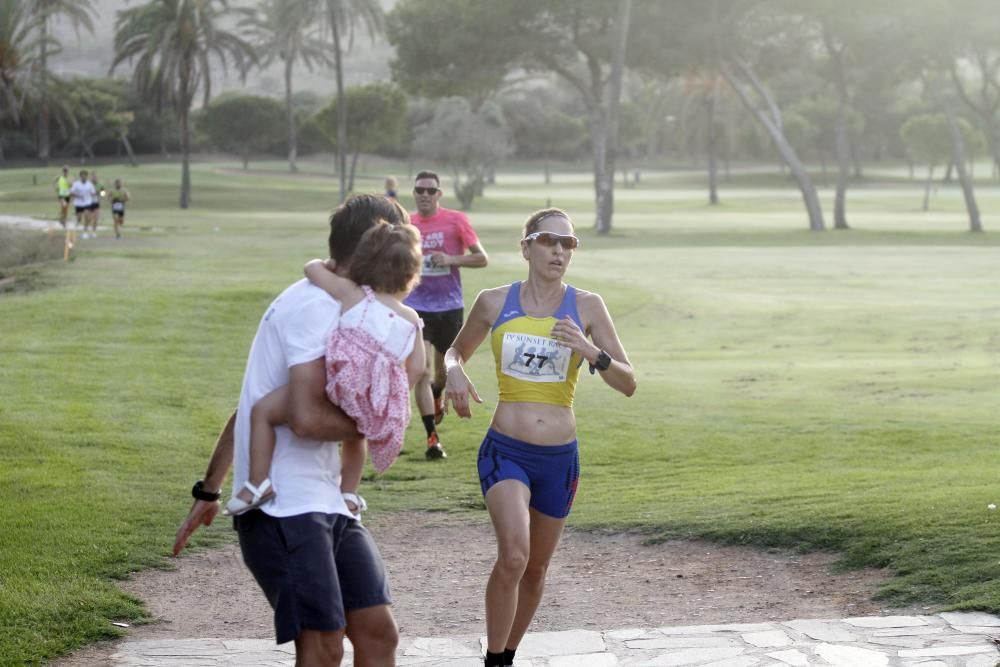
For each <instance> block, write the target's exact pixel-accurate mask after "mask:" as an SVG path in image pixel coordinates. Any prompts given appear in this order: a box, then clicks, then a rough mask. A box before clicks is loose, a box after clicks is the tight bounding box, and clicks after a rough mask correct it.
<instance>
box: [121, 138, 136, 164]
mask: <svg viewBox="0 0 1000 667" xmlns="http://www.w3.org/2000/svg"><path fill="white" fill-rule="evenodd" d="M118 136H119V138H120V139H121V142H122V146H124V147H125V153H126V155H128V163H129V164H130V165H132V166H133V167H138V166H139V163H138V162H136V159H135V152H134V151H133V150H132V143H131V142H130V141H129V140H128V134H127V133H126V132H125V130H121V131H120V132H119V135H118Z"/></svg>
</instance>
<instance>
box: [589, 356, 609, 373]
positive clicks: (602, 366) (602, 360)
mask: <svg viewBox="0 0 1000 667" xmlns="http://www.w3.org/2000/svg"><path fill="white" fill-rule="evenodd" d="M609 368H611V355H609V354H608V353H607V352H605V351H604V350H598V352H597V359H595V360H594V363H592V364H590V374H591V375H593V374H594V371H595V370H596V371H606V370H608V369H609Z"/></svg>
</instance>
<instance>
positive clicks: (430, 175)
mask: <svg viewBox="0 0 1000 667" xmlns="http://www.w3.org/2000/svg"><path fill="white" fill-rule="evenodd" d="M424 178H433V179H434V182H435V183H437V184H438V187H440V186H441V179H440V178H438V175H437V174H435V173H434V172H433V171H422V172H420V173H419V174H417V177H416V178H414V179H413V182H414V183H416V182H417V181H419V180H421V179H424Z"/></svg>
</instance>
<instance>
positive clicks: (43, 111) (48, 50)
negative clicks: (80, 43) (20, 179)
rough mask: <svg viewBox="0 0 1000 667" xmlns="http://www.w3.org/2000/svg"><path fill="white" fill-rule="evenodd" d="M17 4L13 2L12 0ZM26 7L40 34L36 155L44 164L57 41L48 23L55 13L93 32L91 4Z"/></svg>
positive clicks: (66, 0)
mask: <svg viewBox="0 0 1000 667" xmlns="http://www.w3.org/2000/svg"><path fill="white" fill-rule="evenodd" d="M14 4H17V3H14ZM27 5H28V11H29V13H30V14H31V17H32V19H33V21H34V23H35V25H37V26H38V31H39V34H40V38H39V40H38V44H37V46H38V53H39V57H38V63H37V64H38V94H39V103H38V157H39V158H41V159H42V160H45V163H46V164H48V160H49V154H50V153H51V139H50V134H49V124H50V113H51V112H50V109H49V81H48V79H49V54H52V53H54V48H53V47H55V48H58V47H59V43H58V42H57V41H56V40H54V39H52V38H51V37H50V36H49V23H50V21H51V20H52V19H54V18H57V17H60V16H62V17H65V18H66V19H68V20H69V23H70V25H72V26H73V29H74V30H77V31H79V29H80V28H86V30H87V31H88V32H90V33H93V32H94V15H95V10H94V5H93V2H92V0H29V2H28V3H27Z"/></svg>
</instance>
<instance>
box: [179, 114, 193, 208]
mask: <svg viewBox="0 0 1000 667" xmlns="http://www.w3.org/2000/svg"><path fill="white" fill-rule="evenodd" d="M190 113H191V106H190V103H188V104H183V103H182V108H181V109H180V122H181V198H180V207H181V208H188V207H190V206H191V128H190V124H189V115H190Z"/></svg>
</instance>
